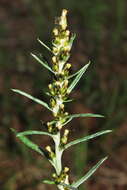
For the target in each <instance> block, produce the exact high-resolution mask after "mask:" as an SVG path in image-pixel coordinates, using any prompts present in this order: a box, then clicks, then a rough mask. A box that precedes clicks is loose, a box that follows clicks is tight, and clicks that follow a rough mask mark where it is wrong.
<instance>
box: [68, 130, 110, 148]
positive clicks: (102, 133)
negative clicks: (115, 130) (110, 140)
mask: <svg viewBox="0 0 127 190" xmlns="http://www.w3.org/2000/svg"><path fill="white" fill-rule="evenodd" d="M111 132H112V131H111V130H105V131H101V132H98V133H95V134H92V135H88V136H86V137H83V138H80V139H77V140H75V141H72V142H70V143H68V144H66V145H65V149H67V148H69V147H70V146H72V145H76V144H78V143H81V142H85V141H88V140H90V139H93V138H95V137H98V136H101V135H104V134H106V133H111Z"/></svg>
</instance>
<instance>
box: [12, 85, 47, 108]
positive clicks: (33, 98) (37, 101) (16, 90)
mask: <svg viewBox="0 0 127 190" xmlns="http://www.w3.org/2000/svg"><path fill="white" fill-rule="evenodd" d="M12 91H13V92H16V93H18V94H21V95H23V96H25V97H27V98H29V99H31V100H33V101H34V102H36V103H38V104H41V105H42V106H44V107H45V108H47V109H48V110H50V111H51V109H50V107H49V106H48V104H47V103H45V102H44V101H42V100H39V99H38V98H35V97H33V96H31V95H30V94H28V93H26V92H23V91H21V90H18V89H12Z"/></svg>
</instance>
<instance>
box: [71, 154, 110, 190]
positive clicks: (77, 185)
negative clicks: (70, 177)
mask: <svg viewBox="0 0 127 190" xmlns="http://www.w3.org/2000/svg"><path fill="white" fill-rule="evenodd" d="M106 159H107V157H105V158H103V159H101V160H100V161H99V162H98V163H97V164H96V165H95V166H94V167H92V168H91V169H90V170H89V171H88V173H87V174H86V175H85V176H83V177H82V178H81V179H79V180H78V181H77V182H75V183H73V184H72V186H73V187H75V188H77V187H79V186H80V185H81V184H82V183H84V182H85V181H86V180H87V179H88V178H89V177H90V176H91V175H92V174H93V173H94V172H95V171H96V170H97V169H98V168H99V167H100V165H101V164H102V163H103V162H104V161H105V160H106Z"/></svg>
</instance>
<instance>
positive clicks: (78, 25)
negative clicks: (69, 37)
mask: <svg viewBox="0 0 127 190" xmlns="http://www.w3.org/2000/svg"><path fill="white" fill-rule="evenodd" d="M63 8H67V9H68V10H69V15H68V23H69V29H70V30H71V31H72V32H74V33H76V35H77V37H76V40H75V42H74V45H73V49H72V53H71V58H70V60H69V62H70V63H72V65H73V69H72V72H75V71H76V70H77V69H79V68H81V67H82V66H83V65H84V64H86V63H88V61H89V60H91V62H92V64H91V65H90V67H89V69H88V70H87V72H86V74H85V75H84V77H83V78H82V79H81V81H80V84H79V85H78V86H77V87H76V89H75V91H74V92H73V93H72V98H74V99H75V101H73V102H72V103H68V105H67V110H69V112H70V113H85V112H92V113H99V114H103V115H105V118H104V119H99V118H98V119H97V118H96V119H95V118H88V119H83V118H82V119H77V120H74V122H71V124H70V125H68V126H67V127H68V128H70V129H71V134H70V140H72V139H76V138H77V137H82V136H83V135H88V134H92V133H94V132H97V131H100V130H104V129H113V133H112V134H108V135H105V136H102V137H99V138H96V139H94V140H91V141H89V142H87V143H82V144H79V145H77V146H75V147H74V148H70V149H69V150H67V152H66V153H65V154H64V165H65V166H69V167H70V169H71V172H70V181H72V180H76V179H78V178H79V177H81V176H82V175H83V174H85V172H87V171H88V169H89V168H90V167H92V166H93V165H94V164H95V163H96V162H97V161H98V160H99V159H101V158H103V157H104V156H106V155H109V159H108V160H107V161H106V162H105V163H104V164H103V166H102V167H100V169H99V170H98V171H97V172H96V174H94V175H93V176H92V178H91V179H90V180H88V182H87V183H85V184H83V185H82V187H81V188H80V189H82V190H83V189H85V190H100V189H102V188H103V189H108V190H126V189H127V146H126V145H127V140H126V139H127V117H126V115H127V64H126V60H127V20H126V18H127V1H126V0H115V1H114V0H106V1H105V0H94V1H92V0H91V1H90V0H79V1H77V0H64V1H62V0H43V1H42V0H36V1H33V0H18V1H17V0H11V1H9V0H0V189H1V190H43V189H46V188H48V189H51V190H53V189H54V190H55V189H56V187H54V186H50V185H45V184H43V183H42V179H51V177H50V176H51V173H52V172H53V170H52V168H51V166H50V165H49V163H48V162H47V161H46V160H45V159H44V158H41V157H40V155H38V154H37V153H35V152H33V151H31V150H29V149H27V147H25V146H24V145H23V144H22V143H20V142H19V140H18V139H17V138H15V136H14V134H13V133H12V132H11V130H10V128H11V127H12V128H15V129H17V130H18V131H24V130H28V129H35V130H41V129H43V126H42V124H41V120H42V121H48V120H49V118H50V115H49V112H48V111H47V110H45V108H43V107H41V106H40V105H37V104H35V103H34V102H32V101H30V100H29V99H27V98H25V97H22V96H20V95H17V94H15V93H13V92H12V91H11V90H10V89H11V88H18V89H20V90H23V91H25V92H27V93H30V94H32V95H34V96H36V97H38V98H41V99H43V100H45V101H48V100H49V99H48V98H47V96H46V94H45V92H46V91H47V84H49V82H50V79H51V78H50V75H49V73H48V71H46V70H45V69H44V68H43V67H42V66H41V65H39V64H38V63H37V62H36V61H35V60H33V58H32V57H31V56H30V52H33V53H36V54H37V55H44V56H45V57H46V58H47V59H48V60H49V61H50V58H49V57H50V56H51V55H50V53H49V52H47V50H45V49H44V48H43V47H42V46H41V45H40V44H39V43H38V42H37V40H36V39H37V38H38V37H39V38H40V39H41V40H42V41H43V42H45V43H46V44H47V45H49V46H50V47H51V40H52V29H53V27H54V19H55V17H56V16H59V15H60V14H61V10H62V9H63ZM32 139H33V141H34V142H36V143H38V144H39V145H40V146H42V147H45V146H46V145H47V144H49V143H50V144H51V143H52V142H50V139H48V138H47V137H45V136H43V137H42V136H34V137H32Z"/></svg>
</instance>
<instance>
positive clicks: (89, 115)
mask: <svg viewBox="0 0 127 190" xmlns="http://www.w3.org/2000/svg"><path fill="white" fill-rule="evenodd" d="M77 117H104V116H103V115H100V114H93V113H79V114H72V115H67V116H66V117H65V118H66V119H67V118H71V119H73V118H77Z"/></svg>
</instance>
